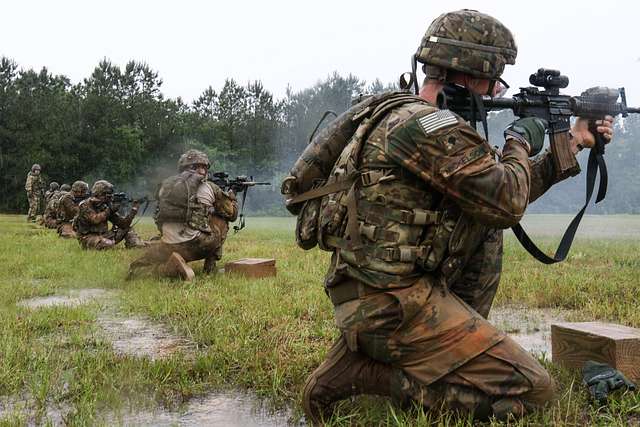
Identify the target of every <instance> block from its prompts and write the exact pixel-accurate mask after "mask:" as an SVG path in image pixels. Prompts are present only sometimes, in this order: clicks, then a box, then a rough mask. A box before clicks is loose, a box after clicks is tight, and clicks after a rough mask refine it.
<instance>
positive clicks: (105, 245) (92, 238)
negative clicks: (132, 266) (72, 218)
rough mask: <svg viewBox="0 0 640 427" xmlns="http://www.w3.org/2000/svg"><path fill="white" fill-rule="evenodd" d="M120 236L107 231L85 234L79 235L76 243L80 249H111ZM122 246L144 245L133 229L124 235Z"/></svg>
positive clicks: (135, 246) (134, 246)
mask: <svg viewBox="0 0 640 427" xmlns="http://www.w3.org/2000/svg"><path fill="white" fill-rule="evenodd" d="M119 238H120V236H116V232H114V231H108V232H106V233H104V234H85V235H79V236H78V241H79V242H80V246H81V247H82V249H95V250H104V249H111V248H113V247H114V246H115V245H116V244H118V242H119V240H118V239H119ZM123 240H124V246H125V247H126V248H137V247H144V246H146V243H145V242H144V241H143V240H142V239H141V238H140V236H138V233H136V232H135V230H134V229H133V228H131V229H129V230H128V231H127V232H126V233H125V234H124V238H123Z"/></svg>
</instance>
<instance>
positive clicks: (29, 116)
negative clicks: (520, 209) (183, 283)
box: [0, 57, 640, 214]
mask: <svg viewBox="0 0 640 427" xmlns="http://www.w3.org/2000/svg"><path fill="white" fill-rule="evenodd" d="M393 88H394V85H391V84H383V83H382V82H381V81H379V80H376V81H373V82H369V83H368V82H366V81H364V80H362V79H359V78H358V77H356V76H353V75H348V76H342V75H339V74H337V73H334V74H332V75H329V76H327V77H326V78H324V79H322V80H319V81H318V82H317V83H316V84H315V85H313V86H312V87H310V88H306V89H303V90H300V91H294V90H292V89H288V90H287V91H286V93H285V95H284V96H283V97H281V98H277V97H275V96H274V95H273V94H272V93H271V92H270V91H269V90H268V89H267V88H265V87H264V86H263V85H262V83H261V82H259V81H254V82H249V83H247V84H245V85H242V84H239V83H238V82H236V81H235V80H233V79H227V80H226V81H225V83H224V85H223V86H222V88H220V89H214V88H213V87H208V88H206V89H205V90H204V91H203V92H202V94H201V95H200V96H199V97H198V98H197V99H195V100H193V101H192V102H190V103H186V102H184V101H183V100H182V99H181V98H175V99H172V98H166V97H165V96H164V95H163V93H162V78H161V77H160V75H159V73H158V72H157V71H155V70H153V69H152V68H151V67H149V66H148V65H147V64H145V63H142V62H137V61H130V62H129V63H128V64H126V65H125V66H124V67H119V66H118V65H115V64H113V63H112V62H111V61H109V60H108V59H104V60H102V61H100V63H99V64H98V65H97V66H96V67H95V69H94V70H93V72H92V73H91V75H90V76H89V77H87V78H85V79H83V81H81V82H79V83H75V84H74V83H72V82H71V81H70V79H69V78H68V77H66V76H64V75H54V74H52V73H50V72H49V71H48V70H47V69H46V68H43V69H41V70H40V71H35V70H33V69H21V68H19V66H18V64H16V63H15V62H14V61H13V60H11V59H9V58H6V57H2V58H0V170H1V171H2V173H1V174H0V189H1V192H0V211H3V212H17V211H24V209H25V207H26V205H27V200H26V196H25V193H24V180H25V177H26V173H27V172H28V171H29V169H30V167H31V165H32V164H33V163H39V164H40V165H41V166H42V168H43V175H45V177H46V179H47V180H49V181H51V180H55V181H57V182H59V183H62V182H67V183H71V182H73V181H75V180H76V179H83V180H85V181H87V182H88V183H89V184H91V183H92V182H93V181H94V180H96V179H107V180H109V181H111V182H112V183H114V184H115V185H116V187H117V188H118V189H120V190H124V191H129V192H133V193H145V194H150V193H153V191H154V189H155V187H156V186H157V184H158V183H159V182H160V181H161V180H162V179H163V178H165V177H167V176H169V175H171V174H173V173H175V167H176V161H177V159H178V157H179V155H180V154H181V153H183V152H184V151H185V150H187V149H189V148H197V149H200V150H203V151H205V152H207V154H209V156H210V158H211V159H212V162H213V169H215V170H216V171H226V172H229V173H230V174H232V175H252V176H253V177H254V178H255V179H259V180H267V181H271V182H272V183H273V184H274V185H273V186H272V187H271V188H270V189H260V190H256V191H252V193H251V195H250V197H249V199H248V201H249V206H248V207H249V208H250V209H251V210H252V211H255V212H260V213H268V214H278V213H284V209H283V208H282V204H281V198H280V196H279V183H280V181H281V180H282V178H283V177H284V176H285V175H286V173H287V171H288V169H289V168H290V167H291V165H292V163H293V162H294V161H295V159H296V158H297V157H298V155H299V154H300V153H301V152H302V150H303V149H304V147H305V146H306V144H307V143H308V138H309V134H310V132H311V131H312V130H313V128H314V127H315V126H316V124H317V122H318V120H319V118H320V117H321V116H322V114H323V113H324V112H325V111H327V110H332V111H334V112H336V113H338V114H339V113H341V112H343V111H345V110H346V109H347V108H348V107H349V106H350V105H351V100H352V98H354V97H355V96H357V95H359V94H361V93H379V92H382V91H385V90H390V89H393ZM505 120H509V116H508V115H507V114H505V113H500V114H498V115H494V116H493V117H492V119H491V120H490V127H491V129H492V132H493V133H494V134H496V137H500V135H499V133H500V132H501V131H500V129H502V128H503V126H502V125H503V122H504V121H505ZM501 126H502V127H501ZM498 128H500V129H498ZM636 138H640V121H639V120H638V119H636V118H629V119H627V120H626V121H625V122H624V129H623V131H619V132H618V134H617V139H618V141H617V143H616V144H615V145H614V146H612V147H611V149H609V153H608V155H607V159H608V161H609V164H610V168H611V169H612V171H613V172H612V174H611V181H612V182H611V183H610V185H611V187H612V188H611V191H610V195H609V197H608V199H607V201H606V202H605V205H606V209H605V210H604V211H606V212H634V213H638V212H640V189H639V188H638V186H637V185H634V183H635V184H637V183H638V171H637V167H636V166H635V165H637V164H638V161H639V160H640V158H639V157H640V156H639V154H638V148H640V142H638V140H637V139H636ZM497 140H498V139H496V141H497ZM583 157H584V156H583ZM581 181H582V180H580V182H581ZM618 185H620V188H614V187H617V186H618ZM580 188H581V187H580V184H579V182H578V180H575V179H574V180H572V182H571V183H567V184H566V185H564V186H563V187H562V192H561V193H559V192H558V191H556V190H554V192H552V194H550V196H549V197H546V198H544V199H542V200H541V201H539V202H536V204H535V205H533V206H532V208H533V209H535V210H536V211H547V212H568V211H571V210H573V209H574V207H575V206H578V204H579V202H580V199H581V198H582V197H583V196H582V195H583V192H581V191H580V190H579V189H580ZM622 189H624V190H622ZM567 194H569V195H568V196H567ZM601 211H602V209H601Z"/></svg>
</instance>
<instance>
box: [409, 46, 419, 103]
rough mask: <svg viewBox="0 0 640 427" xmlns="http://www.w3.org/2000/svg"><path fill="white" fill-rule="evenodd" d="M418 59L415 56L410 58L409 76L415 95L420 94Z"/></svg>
mask: <svg viewBox="0 0 640 427" xmlns="http://www.w3.org/2000/svg"><path fill="white" fill-rule="evenodd" d="M417 70H418V59H417V57H416V55H412V56H411V76H412V77H413V90H414V92H415V94H416V95H419V94H420V89H419V88H418V74H417Z"/></svg>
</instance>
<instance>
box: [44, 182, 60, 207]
mask: <svg viewBox="0 0 640 427" xmlns="http://www.w3.org/2000/svg"><path fill="white" fill-rule="evenodd" d="M59 190H60V184H58V183H57V182H55V181H51V183H49V189H48V190H47V191H46V192H45V193H44V205H45V206H47V205H48V204H49V200H51V197H52V196H53V195H54V194H55V193H56V192H57V191H59Z"/></svg>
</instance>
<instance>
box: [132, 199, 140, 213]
mask: <svg viewBox="0 0 640 427" xmlns="http://www.w3.org/2000/svg"><path fill="white" fill-rule="evenodd" d="M131 209H132V210H135V211H137V210H138V209H140V200H134V201H133V202H131Z"/></svg>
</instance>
